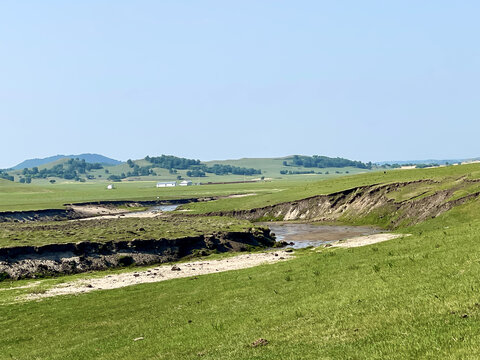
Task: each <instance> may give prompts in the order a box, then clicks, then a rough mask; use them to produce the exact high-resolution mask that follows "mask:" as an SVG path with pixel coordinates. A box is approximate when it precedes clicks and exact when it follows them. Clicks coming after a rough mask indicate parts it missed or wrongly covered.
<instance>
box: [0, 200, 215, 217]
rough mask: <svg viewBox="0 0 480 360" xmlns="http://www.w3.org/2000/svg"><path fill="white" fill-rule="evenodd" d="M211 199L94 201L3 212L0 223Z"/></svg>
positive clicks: (82, 215)
mask: <svg viewBox="0 0 480 360" xmlns="http://www.w3.org/2000/svg"><path fill="white" fill-rule="evenodd" d="M212 199H213V198H198V199H197V198H193V199H176V200H154V201H123V200H119V201H96V202H84V203H75V204H65V206H67V208H66V209H46V210H27V211H3V212H0V223H1V222H11V221H60V220H75V219H83V218H87V217H91V215H87V214H84V213H82V212H77V211H75V210H74V209H72V208H69V206H72V205H75V206H89V205H98V206H104V207H106V208H112V209H114V208H116V207H119V206H127V207H132V208H134V207H144V206H151V207H155V206H160V205H182V204H188V203H191V202H198V201H210V200H212Z"/></svg>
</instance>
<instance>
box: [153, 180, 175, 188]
mask: <svg viewBox="0 0 480 360" xmlns="http://www.w3.org/2000/svg"><path fill="white" fill-rule="evenodd" d="M173 186H177V182H176V181H167V182H158V183H157V188H162V187H173Z"/></svg>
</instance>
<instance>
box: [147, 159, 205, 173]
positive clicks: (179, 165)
mask: <svg viewBox="0 0 480 360" xmlns="http://www.w3.org/2000/svg"><path fill="white" fill-rule="evenodd" d="M145 160H147V161H148V162H150V163H152V164H154V165H155V166H156V167H159V168H162V169H177V170H187V169H191V168H192V166H197V165H201V163H200V160H193V159H186V158H180V157H176V156H172V155H162V156H156V157H155V156H154V157H150V156H147V157H145Z"/></svg>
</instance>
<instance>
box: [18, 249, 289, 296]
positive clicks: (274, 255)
mask: <svg viewBox="0 0 480 360" xmlns="http://www.w3.org/2000/svg"><path fill="white" fill-rule="evenodd" d="M292 257H293V256H292V255H291V253H287V252H286V251H283V250H282V251H276V252H265V253H251V254H242V255H238V256H233V257H229V258H226V259H220V260H206V261H193V262H186V263H179V264H176V265H173V266H172V265H162V266H158V267H155V268H152V269H149V270H144V271H134V272H128V273H121V274H114V275H107V276H104V277H101V278H92V279H81V280H76V281H71V282H67V283H63V284H60V285H57V286H55V287H52V288H50V289H48V290H46V291H45V292H42V293H33V294H28V295H25V296H22V297H19V298H18V299H17V300H19V301H25V300H27V301H28V300H40V299H43V298H48V297H52V296H58V295H75V294H81V293H87V292H90V291H94V290H109V289H117V288H121V287H125V286H130V285H138V284H144V283H154V282H159V281H165V280H170V279H178V278H185V277H194V276H199V275H205V274H212V273H218V272H223V271H230V270H239V269H245V268H250V267H254V266H258V265H262V264H271V263H275V262H279V261H285V260H288V259H291V258H292Z"/></svg>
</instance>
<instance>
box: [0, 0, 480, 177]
mask: <svg viewBox="0 0 480 360" xmlns="http://www.w3.org/2000/svg"><path fill="white" fill-rule="evenodd" d="M479 13H480V2H478V1H451V0H449V1H442V0H425V1H418V0H414V1H409V0H402V1H385V0H379V1H369V0H364V1H357V0H354V1H346V0H345V1H343V0H342V1H331V0H329V1H321V0H313V1H302V0H295V1H281V0H272V1H262V0H252V1H250V0H241V1H225V0H219V1H209V0H203V1H182V0H172V1H162V0H155V1H153V0H152V1H145V0H135V1H133V0H130V1H122V0H110V1H101V0H95V1H93V0H91V1H89V0H82V1H73V0H70V1H64V0H58V1H49V0H42V1H38V0H31V1H28V0H25V1H18V0H11V1H9V0H5V1H2V2H1V3H0V54H1V56H0V121H1V138H0V139H1V140H0V154H1V156H0V168H2V167H9V166H13V165H15V164H16V163H19V162H20V161H22V160H24V159H25V158H32V157H45V156H50V155H56V154H70V153H84V152H97V153H101V154H104V155H107V156H111V157H114V158H117V159H119V160H126V159H128V158H133V159H136V158H143V157H144V156H146V155H160V154H173V155H177V156H186V157H192V158H198V159H202V160H211V159H226V158H240V157H272V156H283V155H289V154H308V155H313V154H318V155H327V156H342V157H347V158H351V159H355V160H363V161H368V160H372V161H379V160H402V159H424V158H447V159H448V158H459V157H477V156H480V148H479V146H478V144H479V141H478V138H479V134H480V121H479V115H480V91H479V90H480V45H479V39H478V37H479V34H480V21H478V14H479Z"/></svg>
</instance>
